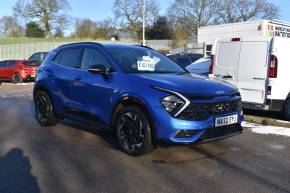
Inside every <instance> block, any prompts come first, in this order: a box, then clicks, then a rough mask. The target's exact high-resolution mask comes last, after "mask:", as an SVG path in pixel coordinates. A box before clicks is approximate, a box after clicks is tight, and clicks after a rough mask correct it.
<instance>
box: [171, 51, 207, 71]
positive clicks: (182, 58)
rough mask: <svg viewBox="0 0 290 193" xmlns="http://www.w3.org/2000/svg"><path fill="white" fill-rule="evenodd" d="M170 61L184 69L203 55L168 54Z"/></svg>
mask: <svg viewBox="0 0 290 193" xmlns="http://www.w3.org/2000/svg"><path fill="white" fill-rule="evenodd" d="M167 56H168V57H169V58H170V59H171V60H173V61H174V62H176V63H177V64H179V65H180V66H182V67H183V68H185V67H186V66H188V65H190V64H191V63H193V62H195V61H196V60H198V59H200V58H202V57H203V54H169V55H167Z"/></svg>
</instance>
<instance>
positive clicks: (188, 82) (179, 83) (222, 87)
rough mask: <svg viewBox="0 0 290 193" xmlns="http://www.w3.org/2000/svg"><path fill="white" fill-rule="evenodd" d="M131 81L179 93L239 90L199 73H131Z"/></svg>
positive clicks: (195, 93)
mask: <svg viewBox="0 0 290 193" xmlns="http://www.w3.org/2000/svg"><path fill="white" fill-rule="evenodd" d="M130 79H131V80H130V81H135V82H139V81H141V82H142V84H147V85H149V86H155V87H160V88H164V89H169V90H172V91H176V92H179V93H187V94H194V95H203V96H206V95H211V96H212V95H224V94H228V93H233V92H237V88H236V87H234V86H232V85H230V84H228V83H225V82H221V81H217V80H213V79H209V78H207V77H205V76H200V75H197V74H192V73H191V74H190V73H188V74H183V75H176V74H131V75H130Z"/></svg>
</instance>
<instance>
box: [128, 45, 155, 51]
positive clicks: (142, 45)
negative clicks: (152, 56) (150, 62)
mask: <svg viewBox="0 0 290 193" xmlns="http://www.w3.org/2000/svg"><path fill="white" fill-rule="evenodd" d="M133 46H137V47H142V48H148V49H150V50H154V49H153V48H151V47H149V46H144V45H141V44H137V45H133Z"/></svg>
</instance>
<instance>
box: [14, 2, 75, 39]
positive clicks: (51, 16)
mask: <svg viewBox="0 0 290 193" xmlns="http://www.w3.org/2000/svg"><path fill="white" fill-rule="evenodd" d="M67 9H69V3H68V2H67V0H18V1H17V2H16V4H15V5H14V7H13V11H14V14H15V15H16V16H20V17H22V18H24V19H37V20H39V21H40V23H41V24H42V26H43V28H44V33H45V36H46V37H50V36H51V31H52V29H54V28H55V26H57V25H59V22H60V21H61V22H63V21H68V20H66V19H65V18H66V17H67V15H66V14H65V11H66V10H67ZM61 24H62V25H63V24H64V23H61Z"/></svg>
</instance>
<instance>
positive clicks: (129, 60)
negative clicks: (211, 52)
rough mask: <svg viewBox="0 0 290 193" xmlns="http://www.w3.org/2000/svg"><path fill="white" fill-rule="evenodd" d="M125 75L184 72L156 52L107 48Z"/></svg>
mask: <svg viewBox="0 0 290 193" xmlns="http://www.w3.org/2000/svg"><path fill="white" fill-rule="evenodd" d="M107 50H108V52H109V53H110V54H111V55H112V56H113V58H114V59H115V60H116V62H118V64H119V65H120V68H121V70H122V71H123V72H126V73H183V72H186V70H184V69H183V68H182V67H180V66H179V65H178V64H176V63H175V62H173V61H172V60H170V59H169V58H167V57H166V56H164V55H162V54H160V53H159V52H157V51H154V50H151V49H148V48H142V47H128V48H122V49H120V48H107Z"/></svg>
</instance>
